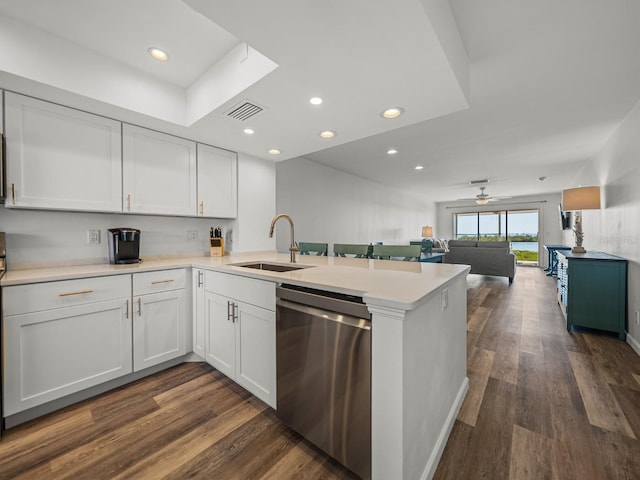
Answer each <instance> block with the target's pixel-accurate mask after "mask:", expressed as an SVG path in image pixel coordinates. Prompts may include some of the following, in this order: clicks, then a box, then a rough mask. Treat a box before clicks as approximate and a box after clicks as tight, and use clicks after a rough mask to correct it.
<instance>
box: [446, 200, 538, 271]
mask: <svg viewBox="0 0 640 480" xmlns="http://www.w3.org/2000/svg"><path fill="white" fill-rule="evenodd" d="M454 217H455V218H454V223H455V229H456V230H455V238H456V239H458V240H477V241H481V242H499V241H501V242H504V241H508V242H509V243H510V247H511V251H512V252H513V253H515V255H516V259H517V261H518V263H521V264H535V265H537V264H538V251H539V249H540V247H539V245H538V210H500V211H497V212H468V213H456V214H454Z"/></svg>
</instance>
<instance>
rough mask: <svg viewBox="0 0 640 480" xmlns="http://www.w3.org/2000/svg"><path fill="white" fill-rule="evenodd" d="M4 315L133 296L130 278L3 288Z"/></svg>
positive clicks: (127, 276)
mask: <svg viewBox="0 0 640 480" xmlns="http://www.w3.org/2000/svg"><path fill="white" fill-rule="evenodd" d="M2 290H3V291H2V298H3V307H4V315H5V316H9V315H17V314H21V313H32V312H40V311H43V310H51V309H54V308H63V307H71V306H75V305H84V304H87V303H94V302H102V301H106V300H116V299H119V298H129V297H131V275H112V276H108V277H93V278H80V279H77V280H62V281H59V282H47V283H33V284H29V285H16V286H10V287H4V288H3V289H2Z"/></svg>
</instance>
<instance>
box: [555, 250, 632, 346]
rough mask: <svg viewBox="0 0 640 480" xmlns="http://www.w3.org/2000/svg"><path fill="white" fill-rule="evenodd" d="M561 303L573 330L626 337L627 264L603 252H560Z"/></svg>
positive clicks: (623, 260)
mask: <svg viewBox="0 0 640 480" xmlns="http://www.w3.org/2000/svg"><path fill="white" fill-rule="evenodd" d="M557 255H558V280H557V286H558V303H559V304H560V308H561V309H562V312H563V313H564V316H565V318H566V320H567V330H569V331H570V330H571V327H573V326H575V327H588V328H595V329H598V330H606V331H610V332H616V333H617V334H618V338H620V339H621V340H624V339H625V337H626V332H625V322H626V318H627V260H626V259H624V258H622V257H618V256H616V255H609V254H607V253H602V252H587V253H582V254H580V253H571V252H570V251H558V252H557Z"/></svg>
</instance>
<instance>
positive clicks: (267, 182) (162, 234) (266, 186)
mask: <svg viewBox="0 0 640 480" xmlns="http://www.w3.org/2000/svg"><path fill="white" fill-rule="evenodd" d="M238 197H239V199H238V218H237V219H235V220H223V219H215V218H209V219H203V218H183V217H162V216H148V215H125V214H109V213H85V212H58V211H40V210H22V209H7V208H2V206H0V231H4V232H6V234H7V262H8V265H9V268H12V267H13V268H16V267H27V266H30V265H32V264H45V265H56V264H90V263H104V262H108V259H109V253H108V249H107V236H106V231H107V229H109V228H115V227H132V228H138V229H140V230H141V232H142V233H141V236H140V255H141V256H142V257H145V256H150V255H188V254H206V253H208V251H209V245H208V238H209V229H210V228H211V227H212V226H213V227H217V226H219V227H222V229H223V233H224V235H225V237H226V245H225V246H226V247H227V249H228V250H233V252H234V253H236V252H240V251H247V250H269V249H271V250H273V249H274V248H275V244H274V242H273V240H271V239H269V238H268V231H269V222H270V221H271V218H272V217H273V215H274V212H275V165H274V164H273V162H269V161H266V160H260V159H256V158H253V157H250V156H247V155H242V154H239V155H238ZM88 229H95V230H100V232H101V238H102V243H101V244H100V245H87V240H86V236H87V230H88ZM189 231H196V232H198V233H197V239H196V240H189V239H188V238H187V232H189Z"/></svg>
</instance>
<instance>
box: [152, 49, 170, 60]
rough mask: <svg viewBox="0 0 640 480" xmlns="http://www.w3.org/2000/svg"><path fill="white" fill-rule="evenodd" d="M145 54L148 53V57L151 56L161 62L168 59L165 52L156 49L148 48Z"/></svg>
mask: <svg viewBox="0 0 640 480" xmlns="http://www.w3.org/2000/svg"><path fill="white" fill-rule="evenodd" d="M147 52H149V55H151V56H152V57H153V58H155V59H156V60H160V61H161V62H164V61H166V60H168V59H169V55H167V52H165V51H164V50H161V49H159V48H157V47H149V48H148V49H147Z"/></svg>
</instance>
